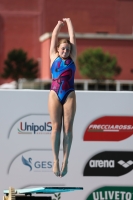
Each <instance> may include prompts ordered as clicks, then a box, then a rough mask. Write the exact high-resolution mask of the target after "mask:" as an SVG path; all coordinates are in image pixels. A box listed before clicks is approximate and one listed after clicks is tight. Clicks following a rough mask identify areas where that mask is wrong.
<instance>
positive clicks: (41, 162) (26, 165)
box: [7, 149, 53, 174]
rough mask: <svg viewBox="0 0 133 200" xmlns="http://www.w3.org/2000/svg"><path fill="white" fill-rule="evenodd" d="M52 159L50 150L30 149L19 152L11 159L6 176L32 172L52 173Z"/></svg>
mask: <svg viewBox="0 0 133 200" xmlns="http://www.w3.org/2000/svg"><path fill="white" fill-rule="evenodd" d="M52 166H53V158H52V150H51V149H43V150H38V149H32V150H27V151H23V152H21V153H20V154H19V155H17V156H15V157H14V158H12V160H11V161H10V163H9V166H8V169H7V174H11V173H16V172H21V174H22V173H24V174H29V173H34V172H46V173H48V172H52Z"/></svg>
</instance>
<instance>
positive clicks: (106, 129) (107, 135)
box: [83, 116, 133, 141]
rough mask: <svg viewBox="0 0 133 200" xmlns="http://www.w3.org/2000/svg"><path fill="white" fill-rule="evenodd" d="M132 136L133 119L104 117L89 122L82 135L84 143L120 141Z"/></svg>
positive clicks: (127, 117)
mask: <svg viewBox="0 0 133 200" xmlns="http://www.w3.org/2000/svg"><path fill="white" fill-rule="evenodd" d="M132 134H133V117H131V116H104V117H100V118H98V119H96V120H94V121H93V122H91V123H90V124H89V125H88V126H87V128H86V130H85V133H84V136H83V140H84V141H121V140H124V139H126V138H128V137H130V136H131V135H132Z"/></svg>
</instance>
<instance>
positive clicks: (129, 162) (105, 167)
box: [83, 151, 133, 176]
mask: <svg viewBox="0 0 133 200" xmlns="http://www.w3.org/2000/svg"><path fill="white" fill-rule="evenodd" d="M132 169H133V152H127V151H104V152H101V153H98V154H96V155H95V156H93V157H92V158H91V159H89V161H88V162H87V163H86V165H85V168H84V171H83V176H122V175H124V174H127V173H129V172H130V171H131V170H132Z"/></svg>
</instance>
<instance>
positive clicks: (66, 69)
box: [51, 57, 76, 104]
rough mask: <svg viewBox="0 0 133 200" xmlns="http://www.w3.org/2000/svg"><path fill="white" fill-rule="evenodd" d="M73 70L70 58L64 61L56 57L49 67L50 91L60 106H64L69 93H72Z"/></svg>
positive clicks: (73, 66)
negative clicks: (52, 91)
mask: <svg viewBox="0 0 133 200" xmlns="http://www.w3.org/2000/svg"><path fill="white" fill-rule="evenodd" d="M75 70H76V67H75V64H74V62H73V60H72V59H71V58H70V57H69V58H68V59H66V60H63V59H62V58H61V57H57V58H56V59H55V60H54V62H53V64H52V66H51V74H52V84H51V90H54V91H55V92H56V94H57V96H58V98H59V101H60V102H61V104H64V103H65V101H66V99H67V96H68V95H69V93H70V92H72V91H74V74H75Z"/></svg>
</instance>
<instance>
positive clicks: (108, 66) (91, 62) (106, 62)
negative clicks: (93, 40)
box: [78, 48, 121, 81]
mask: <svg viewBox="0 0 133 200" xmlns="http://www.w3.org/2000/svg"><path fill="white" fill-rule="evenodd" d="M78 66H79V71H80V72H81V74H82V75H83V76H84V77H87V78H90V79H95V80H97V81H103V80H106V79H110V80H113V79H114V76H116V75H118V74H120V72H121V67H119V66H118V64H117V59H116V57H115V56H111V55H110V54H109V53H104V52H103V50H102V49H101V48H97V49H91V48H90V49H87V50H85V51H84V52H83V53H82V54H81V55H80V56H79V57H78Z"/></svg>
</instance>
